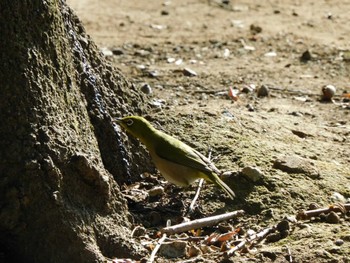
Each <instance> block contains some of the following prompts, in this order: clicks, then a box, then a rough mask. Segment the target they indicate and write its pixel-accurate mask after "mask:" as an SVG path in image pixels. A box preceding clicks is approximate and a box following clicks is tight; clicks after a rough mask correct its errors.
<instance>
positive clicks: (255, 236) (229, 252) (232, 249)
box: [225, 227, 274, 256]
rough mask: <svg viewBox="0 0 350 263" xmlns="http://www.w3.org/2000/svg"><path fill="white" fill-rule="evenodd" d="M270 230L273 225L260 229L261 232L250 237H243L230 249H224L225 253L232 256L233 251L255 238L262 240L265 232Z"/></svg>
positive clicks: (265, 234)
mask: <svg viewBox="0 0 350 263" xmlns="http://www.w3.org/2000/svg"><path fill="white" fill-rule="evenodd" d="M272 230H274V228H273V227H269V228H265V229H264V230H262V231H261V232H259V233H258V234H256V235H253V236H252V237H248V238H246V239H244V240H243V241H241V242H240V243H239V244H238V245H237V246H235V247H233V248H231V249H230V250H228V251H226V253H225V254H226V255H227V256H232V254H233V253H235V252H236V251H238V250H240V249H242V248H243V247H245V246H246V245H247V244H251V243H252V242H253V241H255V240H257V241H260V240H262V239H263V238H264V237H265V236H267V234H269V233H270V232H271V231H272Z"/></svg>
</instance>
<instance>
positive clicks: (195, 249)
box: [188, 245, 202, 258]
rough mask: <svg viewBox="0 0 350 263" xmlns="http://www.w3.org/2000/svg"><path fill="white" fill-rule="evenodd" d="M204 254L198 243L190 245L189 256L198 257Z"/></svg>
mask: <svg viewBox="0 0 350 263" xmlns="http://www.w3.org/2000/svg"><path fill="white" fill-rule="evenodd" d="M201 254H202V251H201V250H200V248H199V247H197V246H196V245H192V246H190V247H189V249H188V256H189V257H190V258H191V257H196V256H199V255H201Z"/></svg>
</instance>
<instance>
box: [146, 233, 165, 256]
mask: <svg viewBox="0 0 350 263" xmlns="http://www.w3.org/2000/svg"><path fill="white" fill-rule="evenodd" d="M165 239H166V234H165V233H164V234H163V235H162V237H161V238H160V239H159V241H158V242H157V245H156V246H155V248H154V249H153V251H152V254H151V256H150V257H149V259H148V260H147V263H152V262H153V261H154V258H155V257H156V254H157V252H158V250H159V248H160V246H161V245H162V244H163V242H164V240H165Z"/></svg>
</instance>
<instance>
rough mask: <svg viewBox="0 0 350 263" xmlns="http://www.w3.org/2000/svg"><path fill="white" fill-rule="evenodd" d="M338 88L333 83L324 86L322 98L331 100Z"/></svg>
mask: <svg viewBox="0 0 350 263" xmlns="http://www.w3.org/2000/svg"><path fill="white" fill-rule="evenodd" d="M335 92H336V88H335V87H334V86H333V85H326V86H323V87H322V100H323V101H331V100H332V98H333V96H334V95H335Z"/></svg>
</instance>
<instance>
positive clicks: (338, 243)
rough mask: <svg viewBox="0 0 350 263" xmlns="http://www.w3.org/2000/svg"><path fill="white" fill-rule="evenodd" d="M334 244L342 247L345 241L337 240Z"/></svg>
mask: <svg viewBox="0 0 350 263" xmlns="http://www.w3.org/2000/svg"><path fill="white" fill-rule="evenodd" d="M334 244H335V245H337V246H341V245H343V244H344V240H343V239H337V240H336V241H334Z"/></svg>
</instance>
